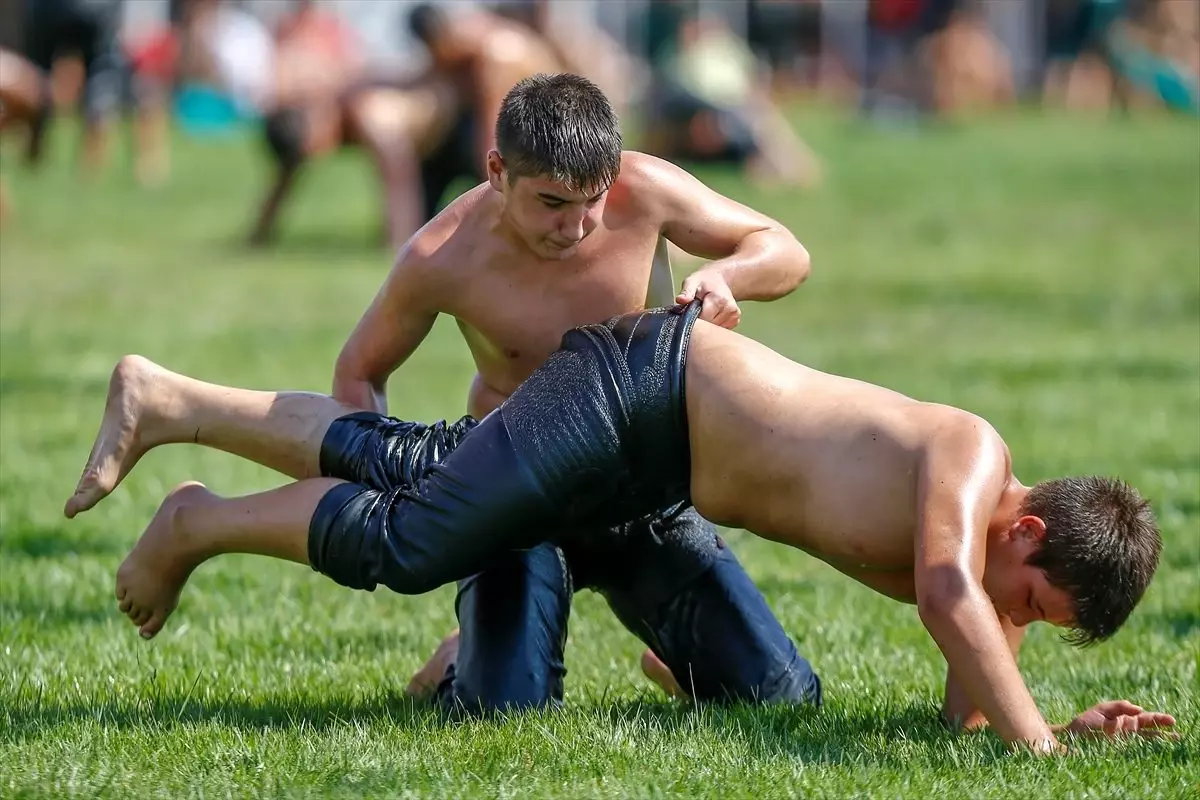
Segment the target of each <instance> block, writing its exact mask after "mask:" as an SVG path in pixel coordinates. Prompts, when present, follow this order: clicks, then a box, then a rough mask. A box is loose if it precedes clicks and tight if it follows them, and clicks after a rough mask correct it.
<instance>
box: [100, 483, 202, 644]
mask: <svg viewBox="0 0 1200 800" xmlns="http://www.w3.org/2000/svg"><path fill="white" fill-rule="evenodd" d="M216 499H217V498H216V495H214V494H213V493H212V492H210V491H208V489H206V488H204V484H201V483H196V482H195V481H188V482H187V483H181V484H179V485H178V486H176V487H175V488H174V489H172V490H171V493H170V494H168V495H167V497H166V499H165V500H163V502H162V505H161V506H159V507H158V511H157V512H156V513H155V514H154V518H153V519H151V520H150V524H149V525H148V526H146V530H145V532H144V533H142V536H141V538H140V539H138V541H137V544H136V545H134V546H133V550H131V551H130V553H129V555H128V556H126V557H125V561H124V562H123V563H122V564H121V566H120V567H119V568H118V569H117V589H116V596H117V602H118V603H119V604H120V609H121V612H122V613H123V614H125V616H127V617H129V619H130V620H131V621H132V622H133V624H134V625H137V626H138V629H139V630H138V632H139V633H140V634H141V635H142V638H143V639H151V638H153V637H154V635H155V634H156V633H158V632H159V631H160V630H162V626H163V623H164V622H166V621H167V617H169V616H171V612H172V611H174V610H175V606H177V605H178V604H179V593H180V592H181V591H182V590H183V586H184V584H185V583H187V579H188V576H190V575H191V574H192V570H194V569H195V568H196V567H197V566H198V565H199V564H200V562H201V561H202V560H203V559H202V558H200V557H199V556H198V555H197V554H196V553H195V552H194V551H193V550H192V549H191V548H189V547H188V542H187V538H186V536H185V535H184V534H183V532H182V531H180V529H179V526H178V519H177V512H178V511H179V510H180V509H182V508H184V507H186V506H194V505H199V504H202V503H207V502H211V501H214V500H216Z"/></svg>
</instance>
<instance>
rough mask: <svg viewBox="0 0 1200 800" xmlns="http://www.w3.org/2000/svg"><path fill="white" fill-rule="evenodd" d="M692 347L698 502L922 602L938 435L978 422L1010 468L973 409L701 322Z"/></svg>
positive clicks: (712, 513) (985, 444)
mask: <svg viewBox="0 0 1200 800" xmlns="http://www.w3.org/2000/svg"><path fill="white" fill-rule="evenodd" d="M689 353H690V355H689V359H688V370H687V381H688V384H687V385H688V389H689V391H688V400H687V402H688V417H689V423H690V426H691V431H692V436H691V442H692V454H693V460H692V469H693V483H692V491H693V500H694V502H695V504H696V508H697V510H699V511H700V513H702V514H703V515H704V516H705V517H707V518H709V519H712V520H713V521H714V522H718V523H724V524H726V525H729V526H731V527H737V528H745V529H747V530H751V531H754V532H755V533H756V534H758V535H760V536H763V537H764V538H768V539H772V540H774V541H778V542H781V543H783V544H788V545H791V546H793V547H797V548H799V549H801V550H804V551H806V552H808V553H810V554H811V555H813V556H815V557H816V558H819V559H821V560H822V561H824V562H826V563H827V564H829V565H830V566H832V567H834V568H835V569H837V570H839V571H840V572H842V573H844V574H846V575H848V576H850V577H852V578H854V579H855V580H858V581H859V582H861V583H863V584H865V585H867V586H869V587H871V588H872V589H875V590H876V591H878V592H880V593H882V594H885V595H887V596H889V597H892V598H894V599H896V600H901V601H904V602H909V603H913V602H916V589H915V585H914V553H915V546H914V545H915V542H916V540H917V531H916V525H917V521H918V519H919V518H920V515H919V512H918V507H917V506H918V494H919V492H918V475H919V474H920V471H921V465H922V463H923V460H924V458H925V455H926V453H927V450H928V445H929V443H930V442H932V441H935V440H936V439H937V437H938V436H939V434H940V433H941V432H943V431H945V430H947V429H949V428H952V427H956V426H957V428H959V429H961V430H963V431H971V432H969V433H967V435H968V436H973V437H975V438H976V440H977V445H978V448H979V453H980V454H983V455H986V456H987V457H989V458H992V459H994V461H995V464H994V467H995V469H994V470H993V471H994V472H995V473H996V475H997V476H998V477H1000V479H1001V480H1004V479H1006V478H1007V476H1008V475H1009V472H1008V470H1009V463H1008V452H1007V449H1006V448H1005V447H1004V444H1003V443H1002V442H1001V441H1000V439H999V436H998V435H997V434H996V433H995V431H994V430H993V429H992V428H991V427H990V426H989V425H988V424H987V423H986V422H984V421H983V420H981V419H979V418H978V417H975V416H974V415H972V414H969V413H967V412H964V411H960V410H958V409H955V408H951V407H949V406H944V405H938V404H930V403H922V402H919V401H916V400H913V399H911V398H909V397H906V396H904V395H902V394H899V393H897V392H894V391H892V390H890V389H885V388H883V387H880V386H875V385H873V384H868V383H864V382H861V381H857V380H853V379H850V378H844V377H840V376H837V375H829V374H826V373H823V372H819V371H817V370H814V369H811V368H809V367H806V366H804V365H802V364H797V363H795V362H793V361H791V360H789V359H787V358H785V357H783V356H781V355H780V354H778V353H776V352H775V351H773V350H771V349H769V348H767V347H765V346H764V345H761V344H759V343H758V342H755V341H753V340H751V339H747V338H745V337H741V336H731V335H729V332H728V331H725V330H722V329H720V328H717V327H715V326H711V325H705V324H703V323H700V324H697V326H696V329H695V330H694V332H693V336H692V340H691V345H690V349H689ZM746 498H754V502H753V503H747V502H746V501H745V499H746Z"/></svg>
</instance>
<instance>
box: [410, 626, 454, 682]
mask: <svg viewBox="0 0 1200 800" xmlns="http://www.w3.org/2000/svg"><path fill="white" fill-rule="evenodd" d="M457 658H458V628H455V629H454V630H452V631H451V632H450V633H449V634H447V635H446V638H445V639H442V641H441V642H440V643H439V644H438V646H437V649H436V650H434V651H433V655H432V656H430V657H429V660H428V661H426V662H425V664H424V666H422V667H421V668H420V669H419V670H417V671H416V672H415V673H414V674H413V676H412V678H411V679H409V681H408V686H406V687H405V689H404V693H405V694H406V695H408V696H409V697H419V698H427V697H429V696H431V695H432V694H433V693H434V692H436V691H437V687H438V684H439V683H441V682H442V678H444V677H445V676H446V670H447V669H448V668H449V666H450V665H451V664H453V663H454V661H455V659H457Z"/></svg>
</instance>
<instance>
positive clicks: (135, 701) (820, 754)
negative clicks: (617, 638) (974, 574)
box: [0, 676, 1191, 769]
mask: <svg viewBox="0 0 1200 800" xmlns="http://www.w3.org/2000/svg"><path fill="white" fill-rule="evenodd" d="M200 684H201V679H200V677H199V676H197V679H196V681H195V682H194V683H193V685H192V686H191V688H190V689H188V690H186V691H182V690H180V689H179V688H173V689H171V690H170V692H162V691H158V690H157V689H156V688H155V687H154V684H150V685H149V686H148V687H147V689H146V691H145V692H144V693H143V695H142V696H141V697H138V698H128V699H126V698H122V699H112V698H109V699H105V698H100V697H98V698H95V699H93V700H80V701H73V702H67V703H63V702H62V701H61V700H60V699H58V698H54V697H47V696H45V695H44V693H43V692H42V691H41V690H40V689H39V688H38V687H35V686H30V685H22V686H20V687H17V688H16V691H15V695H16V697H15V699H14V700H12V701H10V702H8V703H7V704H5V706H4V707H0V727H2V728H3V729H4V730H5V732H6V738H7V739H8V740H9V741H13V742H20V741H26V740H32V739H39V738H42V737H52V738H60V739H61V737H62V736H63V735H64V731H63V730H62V729H63V728H64V727H68V726H72V725H76V724H86V723H95V724H99V725H101V726H103V727H105V728H116V729H124V730H134V729H139V728H141V729H148V730H152V731H155V732H156V733H158V734H164V733H167V732H169V731H170V729H172V728H175V727H179V726H195V725H201V726H214V727H218V728H223V729H233V730H238V731H244V732H247V733H253V732H261V731H263V730H264V729H277V730H293V731H294V730H300V731H306V732H312V733H321V732H324V731H328V730H330V729H335V728H338V727H342V726H347V725H354V726H361V725H368V726H380V727H385V728H386V727H396V728H401V729H405V730H409V731H430V730H434V729H439V728H446V727H458V726H465V729H467V730H468V733H467V735H470V732H469V729H470V728H471V727H472V726H478V725H485V726H490V725H505V724H513V725H518V726H520V725H521V724H522V722H524V721H527V720H530V719H531V718H533V721H534V722H535V723H537V724H538V725H539V726H540V725H543V724H546V725H549V726H550V727H551V730H553V728H554V726H555V724H556V719H558V718H560V717H565V722H567V723H568V724H569V725H571V726H572V727H574V728H577V729H582V730H595V729H597V728H609V729H613V730H618V729H620V730H628V729H629V728H630V727H634V728H642V729H644V730H647V731H649V732H651V733H653V734H661V735H665V736H667V737H671V736H678V737H679V739H680V741H681V742H682V741H686V740H687V738H688V737H690V736H695V735H696V734H697V733H700V734H705V733H708V734H712V735H713V736H715V738H717V739H718V740H719V741H720V742H722V743H727V744H728V745H729V747H731V748H736V749H737V750H738V751H739V752H748V753H751V754H752V755H753V756H755V757H756V758H764V759H771V758H787V759H794V760H798V761H802V762H805V763H821V764H854V765H863V766H866V765H878V766H885V767H891V768H895V769H906V768H911V767H912V766H913V764H912V757H913V752H912V748H911V747H896V746H893V745H895V744H897V743H901V742H903V743H906V744H908V745H912V744H917V745H934V746H939V747H938V750H944V746H945V745H948V744H949V743H950V742H951V741H953V740H954V739H955V738H956V736H955V734H952V733H950V732H949V731H947V730H946V729H945V728H944V727H943V726H942V725H941V724H940V722H939V721H938V719H937V714H936V710H935V709H934V708H933V707H931V706H929V705H928V704H925V703H916V702H914V703H910V704H907V705H898V706H894V707H888V708H885V709H882V710H881V709H878V708H861V707H859V708H851V709H847V708H841V707H833V708H826V709H823V710H821V711H816V710H814V709H811V708H807V707H804V708H797V707H788V706H778V705H777V706H765V707H764V706H748V705H745V704H733V705H720V704H715V705H704V706H695V705H691V704H688V703H683V702H672V701H665V700H642V699H622V700H618V701H616V702H606V701H605V700H604V699H603V698H597V699H595V701H594V702H591V701H585V702H583V703H579V704H568V707H567V708H566V709H564V710H559V711H548V712H526V713H520V714H515V715H500V716H499V718H498V719H494V720H484V721H481V720H479V719H477V718H474V717H471V716H469V715H465V714H461V713H452V712H451V713H447V712H446V711H444V710H442V709H439V708H437V707H435V706H434V705H432V704H430V703H429V702H426V701H421V700H414V699H412V698H409V697H406V696H404V695H403V694H402V693H400V692H399V691H386V692H381V693H376V694H373V695H370V696H367V697H362V698H353V699H345V698H343V699H328V700H326V699H315V698H307V697H288V696H274V697H272V696H267V697H263V698H262V699H259V700H245V699H237V698H221V699H213V698H212V697H205V698H203V699H201V695H203V694H205V692H206V690H205V688H204V687H203V686H201V685H200ZM979 736H980V737H981V738H980V739H979V740H978V741H979V745H978V750H977V751H976V753H975V754H973V755H971V756H970V759H971V762H972V765H973V766H984V765H988V764H992V763H999V762H1000V761H1001V760H1003V759H1007V758H1010V757H1011V754H1010V753H1008V751H1007V750H1006V748H1005V747H1004V745H1003V744H1002V743H1001V742H1000V740H999V739H996V738H995V737H987V738H982V737H983V735H979ZM1163 746H1165V747H1168V748H1169V749H1170V751H1171V753H1170V756H1169V758H1171V760H1173V761H1174V762H1176V763H1186V762H1188V761H1190V759H1191V753H1190V751H1189V749H1188V748H1187V746H1186V745H1185V744H1184V743H1182V742H1179V743H1170V744H1167V743H1163ZM935 757H936V756H935ZM1131 757H1136V756H1135V755H1132V754H1131Z"/></svg>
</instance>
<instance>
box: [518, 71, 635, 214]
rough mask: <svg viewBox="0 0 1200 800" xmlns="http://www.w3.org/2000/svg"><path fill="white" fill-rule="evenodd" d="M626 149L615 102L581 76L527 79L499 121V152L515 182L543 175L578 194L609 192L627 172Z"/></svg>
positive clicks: (544, 76)
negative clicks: (623, 168) (624, 167)
mask: <svg viewBox="0 0 1200 800" xmlns="http://www.w3.org/2000/svg"><path fill="white" fill-rule="evenodd" d="M622 146H623V145H622V141H621V126H620V123H619V122H618V121H617V114H616V112H615V111H613V107H612V103H610V102H609V101H608V98H607V97H605V96H604V92H602V91H600V87H598V86H596V84H594V83H592V82H591V81H589V80H588V79H587V78H583V77H580V76H579V75H573V74H570V73H561V74H557V75H544V74H539V75H533V76H531V77H528V78H525V79H523V80H521V81H520V82H518V83H517V84H516V85H515V86H513V87H512V89H510V90H509V92H508V94H507V95H506V96H505V98H504V102H503V103H502V104H501V106H500V114H499V115H498V116H497V118H496V148H497V149H498V150H499V151H500V156H501V157H502V158H503V159H504V163H505V166H506V167H507V169H508V174H509V179H510V180H516V179H517V178H518V177H522V176H525V177H533V176H543V177H547V178H549V179H551V180H553V181H557V182H560V183H563V184H566V185H567V187H568V188H570V189H571V190H572V191H577V192H586V191H592V190H593V189H599V188H607V187H608V186H610V185H611V184H612V183H613V181H615V180H616V179H617V175H618V174H619V173H620V171H621V149H622Z"/></svg>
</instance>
